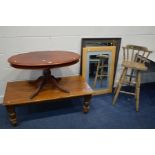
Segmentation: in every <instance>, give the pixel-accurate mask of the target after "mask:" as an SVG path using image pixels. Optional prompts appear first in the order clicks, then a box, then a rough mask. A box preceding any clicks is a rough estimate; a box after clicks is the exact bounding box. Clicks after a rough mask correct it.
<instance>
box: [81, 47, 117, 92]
mask: <svg viewBox="0 0 155 155" xmlns="http://www.w3.org/2000/svg"><path fill="white" fill-rule="evenodd" d="M115 53H116V46H98V47H85V48H83V52H82V77H83V78H84V79H85V80H86V81H87V82H88V84H89V85H90V86H91V87H92V89H93V90H94V94H105V93H111V92H112V87H113V79H114V78H113V77H114V67H115V65H114V64H115Z"/></svg>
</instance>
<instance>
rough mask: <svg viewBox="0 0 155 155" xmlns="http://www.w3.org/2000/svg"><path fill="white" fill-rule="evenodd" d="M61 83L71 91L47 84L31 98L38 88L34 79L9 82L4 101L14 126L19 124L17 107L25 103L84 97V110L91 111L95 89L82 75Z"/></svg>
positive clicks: (65, 79) (64, 79)
mask: <svg viewBox="0 0 155 155" xmlns="http://www.w3.org/2000/svg"><path fill="white" fill-rule="evenodd" d="M59 84H60V85H61V86H62V87H64V88H67V89H68V90H69V93H66V92H62V91H60V90H59V89H57V88H55V87H54V86H51V85H46V86H45V88H44V89H43V90H42V91H41V92H40V93H39V94H38V95H37V96H35V97H34V98H33V99H30V95H31V94H32V92H34V90H35V89H36V85H35V84H34V83H33V82H32V81H16V82H8V83H7V87H6V91H5V96H4V101H3V103H4V105H5V106H6V108H7V111H8V114H9V120H10V122H11V124H12V125H13V126H16V125H17V118H16V111H15V107H16V106H19V105H24V104H38V103H44V102H46V101H56V100H64V99H70V98H76V97H84V103H83V112H85V113H86V112H88V111H89V104H90V100H91V97H92V94H93V90H92V89H91V88H90V86H89V85H88V84H87V83H86V81H85V80H84V79H83V78H82V77H81V76H72V77H64V78H61V80H60V81H59Z"/></svg>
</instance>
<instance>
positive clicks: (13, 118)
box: [6, 106, 17, 126]
mask: <svg viewBox="0 0 155 155" xmlns="http://www.w3.org/2000/svg"><path fill="white" fill-rule="evenodd" d="M6 109H7V111H8V115H9V120H10V122H11V124H12V125H13V126H16V125H17V118H16V112H15V107H14V106H6Z"/></svg>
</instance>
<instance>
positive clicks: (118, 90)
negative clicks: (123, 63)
mask: <svg viewBox="0 0 155 155" xmlns="http://www.w3.org/2000/svg"><path fill="white" fill-rule="evenodd" d="M126 72H127V68H124V69H123V72H122V75H121V78H120V80H119V82H118V87H117V89H116V93H115V95H114V98H113V101H112V104H113V105H114V104H115V102H116V100H117V97H118V95H119V92H120V89H121V87H122V83H123V80H124V78H125V76H126Z"/></svg>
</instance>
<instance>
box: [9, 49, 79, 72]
mask: <svg viewBox="0 0 155 155" xmlns="http://www.w3.org/2000/svg"><path fill="white" fill-rule="evenodd" d="M79 59H80V55H79V54H77V53H74V52H69V51H36V52H28V53H22V54H17V55H13V56H12V57H10V58H9V59H8V62H9V63H10V65H11V66H13V67H15V68H21V69H47V68H57V67H64V66H69V65H73V64H75V63H77V62H78V61H79Z"/></svg>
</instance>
